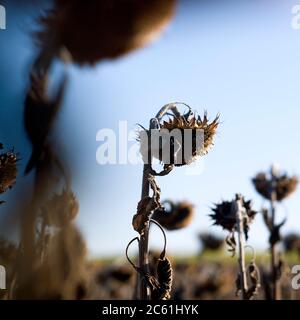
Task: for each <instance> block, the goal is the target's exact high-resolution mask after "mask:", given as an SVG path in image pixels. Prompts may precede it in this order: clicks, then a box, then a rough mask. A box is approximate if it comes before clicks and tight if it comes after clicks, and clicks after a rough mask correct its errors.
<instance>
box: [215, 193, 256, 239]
mask: <svg viewBox="0 0 300 320" xmlns="http://www.w3.org/2000/svg"><path fill="white" fill-rule="evenodd" d="M241 201H242V206H243V209H244V210H243V220H244V231H245V234H246V237H247V234H248V230H249V225H250V223H251V222H252V220H253V219H254V217H255V215H256V214H257V212H256V211H254V210H253V209H252V203H251V201H246V200H245V198H244V197H242V198H241ZM212 211H213V212H214V213H213V214H211V215H210V217H211V218H212V219H213V220H214V225H219V226H221V227H223V229H226V230H228V231H230V232H234V231H236V227H237V226H236V224H237V219H236V201H235V200H234V201H223V202H221V203H220V204H216V206H215V208H213V209H212Z"/></svg>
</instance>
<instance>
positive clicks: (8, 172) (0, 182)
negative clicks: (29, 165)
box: [0, 151, 18, 193]
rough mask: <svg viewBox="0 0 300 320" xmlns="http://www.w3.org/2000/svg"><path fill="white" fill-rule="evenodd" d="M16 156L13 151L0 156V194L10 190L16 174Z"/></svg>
mask: <svg viewBox="0 0 300 320" xmlns="http://www.w3.org/2000/svg"><path fill="white" fill-rule="evenodd" d="M17 161H18V158H17V155H16V154H15V153H14V152H13V151H8V152H6V153H2V154H0V193H4V192H5V191H6V190H7V189H10V188H12V186H13V185H14V184H15V182H16V179H17V174H18V169H17Z"/></svg>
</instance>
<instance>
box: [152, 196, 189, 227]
mask: <svg viewBox="0 0 300 320" xmlns="http://www.w3.org/2000/svg"><path fill="white" fill-rule="evenodd" d="M164 204H168V206H169V209H165V208H163V209H157V210H155V211H154V213H153V215H152V219H153V220H155V221H157V222H158V223H159V224H160V225H161V226H162V227H164V228H165V229H167V230H178V229H182V228H185V227H187V226H188V225H189V224H190V222H191V220H192V219H193V216H194V206H193V205H192V204H190V203H189V202H186V201H182V202H177V203H173V202H172V201H165V202H164Z"/></svg>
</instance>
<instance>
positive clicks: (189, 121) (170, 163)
mask: <svg viewBox="0 0 300 320" xmlns="http://www.w3.org/2000/svg"><path fill="white" fill-rule="evenodd" d="M178 105H179V103H171V104H167V105H165V106H163V107H162V108H161V110H160V111H159V112H158V113H157V115H156V116H155V118H153V119H151V120H150V125H149V130H147V129H145V128H144V130H143V131H141V132H140V134H139V141H140V150H141V154H142V157H143V160H144V163H145V164H144V170H143V183H142V196H141V200H140V202H139V203H138V207H137V213H136V214H135V215H134V217H133V228H134V230H135V231H137V232H138V233H139V238H137V239H138V241H139V263H138V268H139V269H138V270H139V272H138V295H137V296H138V298H139V299H151V294H152V295H153V289H152V286H151V285H150V284H149V281H148V280H147V275H149V265H148V238H149V225H150V219H151V216H152V214H153V212H155V211H156V210H162V205H161V202H160V194H161V190H160V188H159V187H158V185H157V183H156V181H155V177H156V176H165V175H168V174H169V173H170V172H171V171H172V170H173V168H174V167H175V166H182V165H187V164H190V163H191V162H193V161H195V160H196V158H197V156H201V155H204V154H206V153H207V152H208V150H209V148H210V147H211V146H212V144H213V137H214V135H215V133H216V130H217V127H218V124H219V116H217V117H216V118H215V119H214V121H212V122H209V121H208V118H207V114H206V113H205V115H204V117H203V118H201V117H200V116H197V115H195V114H194V113H193V112H192V110H191V108H190V107H189V106H187V105H185V104H183V105H185V106H186V107H188V111H187V112H186V113H183V114H182V113H180V112H179V110H178V108H177V107H178ZM165 116H169V120H168V121H164V120H163V119H164V117H165ZM174 130H175V131H176V133H177V136H174V135H172V134H173V132H174ZM185 130H188V131H189V133H191V134H190V138H191V141H188V142H187V141H186V140H185V139H184V137H185V133H186V131H185ZM198 133H202V136H200V139H199V135H198ZM170 134H171V135H170ZM157 138H159V140H158V141H159V143H158V144H153V143H152V142H153V141H152V139H154V140H155V139H157ZM201 138H203V139H202V141H201ZM198 139H199V140H200V141H198ZM156 142H157V141H156ZM186 150H189V151H190V152H189V153H188V152H186ZM153 158H156V159H158V160H160V162H161V164H162V165H163V170H162V171H161V172H156V171H155V170H154V169H153V167H152V164H153ZM150 187H151V189H152V191H153V196H152V197H150V196H149V191H150ZM165 263H166V262H165Z"/></svg>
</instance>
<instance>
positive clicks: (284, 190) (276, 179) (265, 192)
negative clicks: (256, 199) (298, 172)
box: [252, 172, 298, 201]
mask: <svg viewBox="0 0 300 320" xmlns="http://www.w3.org/2000/svg"><path fill="white" fill-rule="evenodd" d="M252 181H253V184H254V186H255V189H256V191H257V192H258V193H259V194H260V195H261V196H263V197H264V198H266V199H268V200H271V199H272V190H273V187H274V191H275V194H276V200H277V201H282V200H284V199H286V198H287V197H289V196H290V195H291V194H292V193H294V192H295V191H296V188H297V185H298V178H297V177H296V176H293V177H289V176H288V175H287V174H282V175H281V174H279V173H274V174H273V178H272V176H271V175H268V174H266V173H263V172H261V173H259V174H257V175H256V177H255V178H254V179H253V180H252ZM273 183H274V186H273Z"/></svg>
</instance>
